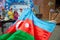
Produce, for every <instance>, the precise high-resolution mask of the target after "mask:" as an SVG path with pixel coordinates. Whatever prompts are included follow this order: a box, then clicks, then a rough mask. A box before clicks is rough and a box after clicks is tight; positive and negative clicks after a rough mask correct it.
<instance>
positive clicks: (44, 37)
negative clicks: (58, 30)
mask: <svg viewBox="0 0 60 40" xmlns="http://www.w3.org/2000/svg"><path fill="white" fill-rule="evenodd" d="M21 20H22V21H21ZM55 26H56V25H55V23H50V22H45V21H42V20H41V19H40V20H39V19H38V18H36V16H35V15H34V13H33V12H32V10H31V9H27V10H25V11H24V12H23V13H22V16H21V17H20V18H19V19H18V20H17V22H16V23H15V24H14V25H13V26H12V27H11V28H9V30H8V31H7V33H6V34H4V35H2V36H0V40H48V39H49V37H50V35H51V33H52V32H53V30H54V28H55Z"/></svg>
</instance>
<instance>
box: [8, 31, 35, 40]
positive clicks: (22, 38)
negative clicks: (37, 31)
mask: <svg viewBox="0 0 60 40" xmlns="http://www.w3.org/2000/svg"><path fill="white" fill-rule="evenodd" d="M7 40H34V37H33V36H32V35H30V34H28V33H26V32H23V31H21V30H18V31H17V32H15V33H14V34H13V35H12V36H10V37H9V38H8V39H7Z"/></svg>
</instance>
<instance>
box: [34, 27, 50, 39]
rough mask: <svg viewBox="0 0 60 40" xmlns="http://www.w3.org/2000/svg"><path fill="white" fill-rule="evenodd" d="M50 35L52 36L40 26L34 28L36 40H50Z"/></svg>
mask: <svg viewBox="0 0 60 40" xmlns="http://www.w3.org/2000/svg"><path fill="white" fill-rule="evenodd" d="M50 35H51V33H50V32H47V31H45V30H43V29H41V28H39V27H38V26H35V27H34V36H35V40H48V39H49V37H50Z"/></svg>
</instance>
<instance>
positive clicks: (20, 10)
mask: <svg viewBox="0 0 60 40" xmlns="http://www.w3.org/2000/svg"><path fill="white" fill-rule="evenodd" d="M22 11H23V9H22V8H20V9H19V10H18V15H19V17H20V16H21V14H22Z"/></svg>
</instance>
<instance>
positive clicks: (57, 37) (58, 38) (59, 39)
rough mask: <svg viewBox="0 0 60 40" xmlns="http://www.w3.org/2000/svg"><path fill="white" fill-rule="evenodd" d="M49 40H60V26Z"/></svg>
mask: <svg viewBox="0 0 60 40" xmlns="http://www.w3.org/2000/svg"><path fill="white" fill-rule="evenodd" d="M5 30H6V29H5ZM0 35H1V28H0ZM49 40H60V25H57V26H56V28H55V30H54V32H53V33H52V35H51V37H50V39H49Z"/></svg>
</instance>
